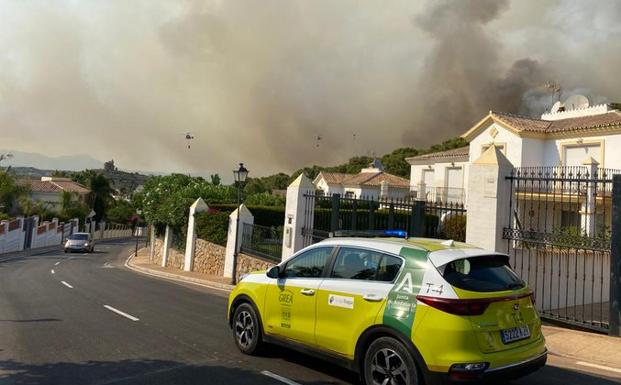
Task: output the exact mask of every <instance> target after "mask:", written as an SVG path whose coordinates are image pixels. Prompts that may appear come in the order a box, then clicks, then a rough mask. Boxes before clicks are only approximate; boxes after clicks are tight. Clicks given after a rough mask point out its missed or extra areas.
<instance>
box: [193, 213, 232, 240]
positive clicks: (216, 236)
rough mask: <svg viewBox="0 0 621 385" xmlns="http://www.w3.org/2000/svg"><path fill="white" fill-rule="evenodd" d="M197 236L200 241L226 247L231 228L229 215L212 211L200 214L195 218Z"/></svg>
mask: <svg viewBox="0 0 621 385" xmlns="http://www.w3.org/2000/svg"><path fill="white" fill-rule="evenodd" d="M195 220H196V235H197V237H198V238H200V239H204V240H206V241H208V242H212V243H215V244H218V245H222V246H226V238H227V235H228V228H229V213H228V212H218V211H215V212H214V211H210V212H203V213H199V214H197V215H196V217H195Z"/></svg>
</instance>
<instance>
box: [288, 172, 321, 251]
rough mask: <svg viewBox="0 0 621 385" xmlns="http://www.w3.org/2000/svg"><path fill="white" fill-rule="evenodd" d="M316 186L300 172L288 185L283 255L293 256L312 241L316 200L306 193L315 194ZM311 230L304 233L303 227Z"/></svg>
mask: <svg viewBox="0 0 621 385" xmlns="http://www.w3.org/2000/svg"><path fill="white" fill-rule="evenodd" d="M314 192H315V186H314V185H313V182H311V180H310V179H308V177H307V176H306V175H304V174H300V176H298V177H297V178H296V179H295V180H294V181H293V182H291V184H290V185H289V187H287V203H286V207H285V227H284V232H283V240H282V257H281V259H282V260H283V261H284V260H285V259H287V258H289V257H290V256H292V255H293V254H294V253H296V252H297V251H298V250H300V249H302V248H304V247H305V246H308V245H310V244H311V243H312V234H311V233H310V231H312V229H313V219H314V217H315V215H314V214H315V202H314V199H313V198H308V197H305V196H304V195H305V194H307V195H314ZM303 228H307V229H308V230H309V232H308V233H307V234H302V229H303Z"/></svg>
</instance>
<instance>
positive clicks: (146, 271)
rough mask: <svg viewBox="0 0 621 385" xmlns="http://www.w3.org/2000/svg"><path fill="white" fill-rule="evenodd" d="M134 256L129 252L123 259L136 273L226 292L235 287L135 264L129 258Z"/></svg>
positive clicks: (126, 265)
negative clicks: (125, 258)
mask: <svg viewBox="0 0 621 385" xmlns="http://www.w3.org/2000/svg"><path fill="white" fill-rule="evenodd" d="M135 256H136V253H131V254H130V256H129V257H128V258H127V260H126V261H125V267H126V268H128V269H129V270H132V271H135V272H137V273H141V274H145V275H150V276H152V277H157V278H163V279H167V280H170V281H175V282H181V283H189V284H192V285H196V286H202V287H206V288H209V289H215V290H220V291H224V292H227V293H229V292H231V291H232V290H233V289H234V288H235V286H233V285H227V284H225V283H219V282H213V281H206V280H204V279H199V278H193V277H186V276H184V275H179V274H174V273H167V272H164V271H159V270H153V269H149V268H146V267H141V266H136V265H134V264H133V263H132V262H131V260H132V259H133V258H134V257H135ZM207 282H208V283H207Z"/></svg>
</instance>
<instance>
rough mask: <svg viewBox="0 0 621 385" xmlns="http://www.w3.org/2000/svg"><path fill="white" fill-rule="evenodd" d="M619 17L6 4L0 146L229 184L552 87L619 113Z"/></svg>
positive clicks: (369, 146)
mask: <svg viewBox="0 0 621 385" xmlns="http://www.w3.org/2000/svg"><path fill="white" fill-rule="evenodd" d="M620 14H621V1H606V0H599V1H597V2H591V1H586V0H585V1H563V0H556V1H552V0H550V1H540V0H527V1H524V0H522V1H508V0H507V1H496V0H460V1H457V0H454V1H448V0H447V1H428V2H419V1H411V0H392V1H377V0H304V1H303V0H260V1H259V0H226V1H224V0H204V1H193V0H188V1H176V2H174V1H156V0H144V1H140V0H133V1H131V2H130V1H124V0H110V1H87V0H81V1H78V0H73V1H69V0H67V1H61V0H58V1H54V2H45V1H19V0H15V1H8V0H6V1H5V0H0V18H1V20H2V23H0V147H2V148H10V149H14V150H20V151H27V152H38V153H43V154H46V155H49V156H60V155H73V154H80V153H89V154H90V155H91V156H92V157H94V158H96V159H101V160H106V159H110V158H114V159H115V161H116V162H117V164H118V165H119V166H120V167H121V168H129V169H139V170H158V171H181V172H192V173H201V174H208V173H210V172H220V173H221V174H223V175H224V176H226V175H228V173H230V170H232V168H233V167H235V165H236V164H237V163H238V162H239V161H244V162H246V164H247V165H248V168H249V169H250V170H251V172H252V174H254V175H265V174H268V173H272V172H277V171H285V172H291V171H293V170H294V169H296V168H299V167H301V166H304V165H308V164H313V163H315V164H325V165H327V164H334V163H338V162H342V161H344V160H346V159H347V158H349V157H350V156H352V155H355V154H369V153H372V152H375V153H377V154H382V153H384V152H387V151H390V150H392V149H394V148H397V147H404V146H412V147H425V146H428V145H431V144H434V143H437V142H441V141H443V140H446V139H448V138H450V137H452V136H456V135H458V134H461V133H462V132H464V131H465V130H466V129H468V128H469V127H470V126H471V125H472V124H473V123H475V122H476V121H477V120H479V119H480V118H481V117H482V116H483V115H484V114H485V113H486V112H487V111H488V110H490V109H498V110H502V111H507V112H516V113H523V114H532V115H536V114H537V113H540V111H541V109H542V108H543V107H545V106H546V105H548V104H550V96H549V95H548V94H546V93H545V92H544V91H542V89H541V88H540V87H539V86H540V85H541V84H542V83H544V82H546V81H556V82H558V83H560V84H561V86H562V87H563V92H564V93H565V94H566V95H568V94H571V93H573V92H583V93H586V94H588V95H589V96H590V97H591V98H593V99H594V100H596V101H606V100H612V101H621V87H620V85H621V84H620V83H621V81H620V80H619V79H620V77H619V75H618V71H619V68H621V47H620V43H619V42H620V41H621V23H619V22H618V16H619V15H620ZM187 131H189V132H191V133H192V134H194V136H195V139H194V141H193V143H192V149H191V150H188V149H187V148H186V143H185V139H184V137H185V133H186V132H187ZM354 134H355V137H354ZM318 135H319V136H321V137H322V140H321V141H320V142H319V147H317V146H316V137H317V136H318Z"/></svg>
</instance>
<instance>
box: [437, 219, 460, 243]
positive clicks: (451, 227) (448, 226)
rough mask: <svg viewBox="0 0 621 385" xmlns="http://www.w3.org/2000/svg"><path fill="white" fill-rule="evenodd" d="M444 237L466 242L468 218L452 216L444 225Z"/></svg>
mask: <svg viewBox="0 0 621 385" xmlns="http://www.w3.org/2000/svg"><path fill="white" fill-rule="evenodd" d="M442 237H443V238H446V239H453V240H455V241H460V242H465V241H466V216H465V215H451V216H449V217H448V218H445V219H444V221H443V223H442Z"/></svg>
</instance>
